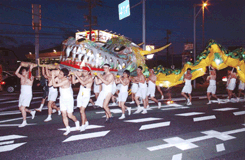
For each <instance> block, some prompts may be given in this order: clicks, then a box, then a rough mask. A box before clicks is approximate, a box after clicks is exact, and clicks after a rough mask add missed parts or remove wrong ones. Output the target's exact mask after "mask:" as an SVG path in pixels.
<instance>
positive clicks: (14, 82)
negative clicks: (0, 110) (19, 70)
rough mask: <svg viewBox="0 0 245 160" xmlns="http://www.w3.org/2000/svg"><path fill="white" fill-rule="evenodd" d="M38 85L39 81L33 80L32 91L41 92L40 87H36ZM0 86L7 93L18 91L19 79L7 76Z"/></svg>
mask: <svg viewBox="0 0 245 160" xmlns="http://www.w3.org/2000/svg"><path fill="white" fill-rule="evenodd" d="M39 83H40V81H39V80H36V79H34V82H33V86H32V90H37V91H42V86H40V85H38V84H39ZM1 85H2V87H3V89H4V90H6V91H7V92H9V93H12V92H15V91H19V90H20V78H18V77H17V76H9V77H7V78H5V79H4V80H3V81H2V82H1Z"/></svg>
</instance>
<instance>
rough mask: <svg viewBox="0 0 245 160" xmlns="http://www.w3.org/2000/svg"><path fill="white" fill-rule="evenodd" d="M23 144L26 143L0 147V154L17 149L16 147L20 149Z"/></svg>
mask: <svg viewBox="0 0 245 160" xmlns="http://www.w3.org/2000/svg"><path fill="white" fill-rule="evenodd" d="M24 144H26V142H24V143H15V144H10V145H4V146H0V152H6V151H12V150H14V149H15V148H18V147H20V146H22V145H24Z"/></svg>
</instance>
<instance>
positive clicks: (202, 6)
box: [193, 2, 208, 88]
mask: <svg viewBox="0 0 245 160" xmlns="http://www.w3.org/2000/svg"><path fill="white" fill-rule="evenodd" d="M207 5H208V3H207V2H204V3H203V4H194V44H193V50H194V62H195V61H196V18H197V16H198V14H199V13H200V12H201V10H203V20H202V22H203V25H202V29H203V37H202V38H203V39H202V40H203V47H204V8H205V7H207ZM197 6H201V8H200V10H199V11H198V12H197V13H196V7H197ZM194 88H196V81H195V80H194Z"/></svg>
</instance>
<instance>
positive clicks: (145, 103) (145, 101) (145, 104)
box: [143, 97, 147, 109]
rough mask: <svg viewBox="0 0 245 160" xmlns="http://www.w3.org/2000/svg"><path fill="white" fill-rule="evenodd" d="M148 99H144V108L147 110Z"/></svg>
mask: <svg viewBox="0 0 245 160" xmlns="http://www.w3.org/2000/svg"><path fill="white" fill-rule="evenodd" d="M146 99H147V97H146V98H145V99H143V104H144V108H145V109H146V108H147V100H146Z"/></svg>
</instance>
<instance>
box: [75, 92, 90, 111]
mask: <svg viewBox="0 0 245 160" xmlns="http://www.w3.org/2000/svg"><path fill="white" fill-rule="evenodd" d="M90 94H91V89H90V88H82V90H81V89H80V90H79V93H78V95H77V107H84V108H86V107H87V105H88V103H89V100H90Z"/></svg>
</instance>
